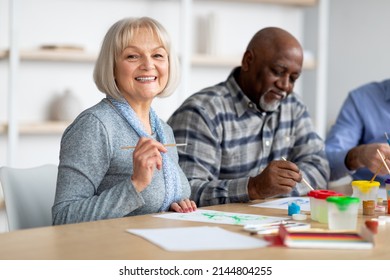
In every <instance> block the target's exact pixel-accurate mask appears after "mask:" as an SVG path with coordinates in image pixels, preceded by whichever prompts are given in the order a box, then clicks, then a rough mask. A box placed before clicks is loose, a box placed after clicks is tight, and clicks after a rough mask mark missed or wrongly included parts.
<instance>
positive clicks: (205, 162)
mask: <svg viewBox="0 0 390 280" xmlns="http://www.w3.org/2000/svg"><path fill="white" fill-rule="evenodd" d="M236 69H237V68H236ZM236 69H235V70H236ZM235 70H233V72H232V73H231V74H230V76H229V77H228V79H227V80H226V81H225V82H222V83H220V84H218V85H215V86H213V87H209V88H206V89H203V90H202V91H200V92H198V93H195V94H194V95H192V96H190V97H189V98H188V99H187V100H186V101H184V103H183V104H182V105H181V107H180V108H179V109H177V110H176V112H175V113H174V114H173V115H172V116H171V118H170V119H169V120H168V124H169V125H170V126H171V127H172V129H173V131H174V135H175V138H176V142H177V143H187V144H188V145H187V146H186V147H185V148H182V147H180V148H178V152H179V163H180V166H181V167H182V169H183V171H184V173H185V174H186V176H187V178H188V180H189V182H190V185H191V189H192V191H191V192H192V194H191V199H193V200H194V201H195V202H196V203H197V204H198V206H207V205H214V204H223V203H233V202H248V201H249V196H248V188H247V186H248V180H249V177H254V176H256V175H258V174H259V173H261V172H262V170H263V169H265V168H266V166H267V165H268V164H269V163H270V162H271V161H273V160H280V159H281V158H282V157H285V158H286V159H287V160H289V161H292V162H294V163H295V164H297V166H298V167H299V168H300V170H301V172H302V176H303V177H304V178H306V180H308V181H309V183H310V184H311V185H312V186H313V187H314V188H316V189H324V188H326V186H327V181H328V179H329V164H328V161H327V159H326V156H325V151H324V142H323V140H322V139H321V138H320V137H319V136H318V135H317V134H316V133H315V131H314V129H313V125H312V122H311V119H310V116H309V114H308V111H307V108H306V107H305V106H304V105H303V103H302V102H301V101H300V100H299V99H298V98H297V97H296V96H295V95H294V94H290V95H288V97H287V98H286V99H284V100H283V101H282V103H281V105H280V106H279V109H278V110H276V111H275V112H272V113H265V112H261V111H260V110H258V109H257V107H256V104H254V103H253V102H252V101H251V100H250V99H249V98H248V97H247V96H246V95H245V94H244V93H243V92H242V91H241V89H240V87H239V86H238V84H237V82H236V80H235V78H234V76H233V74H234V71H235ZM307 192H308V188H307V186H306V185H304V184H300V183H299V184H297V185H296V186H295V188H294V189H293V192H292V193H291V195H293V196H299V195H305V194H307Z"/></svg>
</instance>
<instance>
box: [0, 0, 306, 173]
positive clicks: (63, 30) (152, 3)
mask: <svg viewBox="0 0 390 280" xmlns="http://www.w3.org/2000/svg"><path fill="white" fill-rule="evenodd" d="M8 1H12V0H0V49H4V48H8V47H9V30H8ZM18 3H19V5H18V6H17V8H18V10H17V12H18V13H17V19H18V21H17V23H18V25H17V28H18V33H17V35H18V36H17V40H18V45H19V47H20V49H32V48H37V47H38V46H40V45H42V44H75V45H79V46H83V47H84V48H85V50H86V51H90V52H97V51H98V49H99V48H100V44H101V41H102V39H103V36H104V34H105V33H106V31H107V29H108V28H109V26H111V25H112V24H113V23H114V22H115V21H117V20H119V19H121V18H123V17H127V16H151V17H154V18H156V19H157V20H159V21H160V22H161V23H162V24H163V25H164V26H165V27H166V28H167V30H168V32H169V33H170V34H171V37H172V39H173V43H174V46H175V47H176V48H177V49H178V50H179V53H180V51H181V43H180V42H181V41H180V40H181V35H182V32H181V28H182V21H181V20H182V18H181V13H180V12H181V10H180V1H179V0H166V1H156V0H148V1H145V0H138V1H136V0H133V1H130V0H19V1H18ZM193 8H194V9H193V12H194V18H193V19H192V20H191V22H192V23H193V26H192V33H193V34H194V35H193V36H192V37H191V39H192V41H193V43H192V46H193V47H194V50H193V51H195V49H196V46H197V44H198V43H199V42H198V37H196V36H195V34H196V27H197V25H196V19H197V18H198V17H199V16H201V15H209V14H211V13H213V14H215V15H216V25H215V31H216V33H215V45H216V47H217V49H218V53H219V54H223V55H227V56H229V55H231V56H241V54H242V52H243V51H244V49H245V47H246V45H247V43H248V41H249V39H250V38H251V36H252V35H253V34H254V33H255V32H256V31H257V30H259V29H260V28H262V27H265V26H270V25H273V26H279V27H282V28H285V29H287V30H289V31H290V32H291V33H292V34H294V35H295V36H296V37H297V38H298V39H299V40H300V41H302V42H303V41H304V40H303V39H304V34H303V25H304V23H303V19H304V17H303V10H302V9H300V8H296V7H290V6H288V7H287V6H274V5H268V4H250V3H229V2H221V1H216V2H213V1H195V3H194V5H193ZM231 69H232V66H228V67H220V66H215V67H214V66H213V67H204V66H196V67H193V68H192V69H191V73H190V79H189V81H188V85H186V88H187V89H188V90H187V91H186V92H180V91H178V92H176V93H175V94H174V95H173V96H171V97H169V98H165V99H156V100H155V101H154V103H153V107H155V109H156V110H157V112H158V114H159V115H160V116H161V117H162V118H163V119H167V118H168V117H169V116H170V115H171V113H172V112H173V111H174V109H176V107H177V106H178V105H179V103H180V102H181V101H182V100H183V99H184V98H185V97H186V96H189V95H190V94H192V93H193V92H195V91H196V90H199V89H201V88H203V87H206V86H209V85H212V84H214V83H217V82H220V81H222V80H224V79H226V77H227V75H228V74H229V72H230V71H231ZM92 70H93V63H90V62H76V63H75V62H39V61H37V62H32V61H22V63H21V65H20V70H19V75H18V77H17V80H18V83H17V89H18V91H17V97H18V109H19V110H18V112H17V118H18V120H19V121H21V122H34V121H42V120H46V119H47V118H48V106H49V104H50V102H51V101H52V99H53V97H54V96H56V95H57V94H59V93H61V92H62V91H63V90H65V89H66V88H69V89H71V90H72V91H73V92H74V93H75V94H76V95H77V96H78V98H79V100H80V103H81V105H82V109H85V108H87V107H89V106H91V105H93V104H95V103H96V102H97V101H98V100H100V99H101V98H103V97H104V96H103V94H101V93H99V92H98V91H97V89H96V88H95V85H94V83H93V81H92ZM7 74H8V73H7V62H6V61H4V60H2V61H0V103H1V104H0V122H5V121H7V105H6V102H7V81H8V80H7ZM300 87H301V86H300V84H298V91H299V92H300ZM60 137H61V135H32V136H26V135H21V137H20V140H19V145H18V148H17V154H16V165H17V166H20V167H29V166H34V165H39V164H44V163H58V153H59V144H60ZM0 145H1V146H0V165H5V164H6V160H5V154H6V149H7V143H6V139H5V136H4V135H0Z"/></svg>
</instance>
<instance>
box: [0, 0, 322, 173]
mask: <svg viewBox="0 0 390 280" xmlns="http://www.w3.org/2000/svg"><path fill="white" fill-rule="evenodd" d="M149 1H150V2H152V3H161V2H158V1H153V0H149ZM323 1H327V0H323ZM89 2H90V3H92V2H93V1H92V0H91V1H89ZM101 2H102V1H100V4H101ZM103 2H104V1H103ZM167 2H172V1H167ZM210 2H220V3H218V5H224V4H230V3H236V4H237V3H243V4H244V3H245V4H246V5H250V4H256V5H257V4H267V5H289V6H290V5H292V6H298V7H305V6H312V5H319V2H320V1H316V0H242V1H240V0H213V1H206V0H178V1H177V4H179V5H180V9H179V10H180V15H177V16H179V17H180V18H181V22H182V27H181V31H180V32H181V33H182V34H181V37H180V43H179V45H180V50H179V53H180V55H181V63H182V88H181V91H182V92H188V84H189V80H190V78H189V77H190V76H191V75H192V71H193V69H194V68H199V67H203V68H213V67H226V68H227V67H233V66H235V65H239V64H240V61H241V57H239V56H237V55H231V56H230V55H223V54H222V55H216V56H215V55H209V54H193V52H192V43H193V41H192V40H193V38H192V34H193V28H194V26H193V17H194V10H195V9H194V5H195V4H196V5H199V4H202V3H203V4H205V3H210ZM321 2H322V1H321ZM104 4H106V5H109V4H110V1H107V2H106V3H104ZM75 5H76V2H75ZM160 5H161V4H160ZM319 7H322V6H320V5H319ZM19 9H20V0H9V17H10V20H9V32H10V44H9V46H10V47H9V49H7V50H0V63H1V62H2V61H8V62H9V66H8V72H9V86H8V93H7V97H8V121H7V123H0V135H6V136H7V144H8V148H7V165H11V166H12V165H14V164H15V153H16V149H17V145H18V141H19V137H20V136H21V135H38V136H39V135H42V136H44V135H50V134H51V135H53V134H55V135H60V134H62V132H63V131H64V129H65V128H66V127H67V125H68V124H69V123H64V122H50V121H39V122H29V123H26V122H23V123H19V122H18V121H17V119H18V118H17V116H18V110H19V108H18V107H17V104H16V100H17V96H18V95H19V92H18V88H17V83H16V80H15V79H16V77H18V75H19V72H20V67H21V64H23V63H24V62H29V63H30V64H31V63H34V62H36V63H42V62H53V63H57V62H59V63H60V62H65V63H93V62H94V61H95V59H96V56H97V54H96V53H94V52H91V51H77V50H71V51H57V50H43V49H19V46H18V33H19V30H18V28H19V26H18V17H19V15H18V11H19ZM322 39H324V38H322ZM245 43H247V42H245ZM321 57H322V58H324V56H320V58H321ZM317 64H318V63H317V62H316V61H314V60H305V62H304V68H305V69H315V68H316V67H317ZM323 65H324V64H322V65H321V67H323ZM321 69H323V68H321ZM323 71H325V70H324V69H323ZM323 71H321V72H323ZM319 79H321V77H319ZM318 84H319V85H321V86H322V87H323V86H324V83H322V82H318ZM184 98H185V96H181V97H179V103H181V101H183V100H184ZM318 100H320V101H319V103H321V106H322V105H323V104H324V103H322V101H321V100H322V98H319V99H318ZM318 106H320V104H318ZM317 123H318V121H317Z"/></svg>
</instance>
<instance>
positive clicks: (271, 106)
mask: <svg viewBox="0 0 390 280" xmlns="http://www.w3.org/2000/svg"><path fill="white" fill-rule="evenodd" d="M266 94H267V93H265V94H263V95H262V96H261V97H260V101H259V106H260V108H261V110H263V111H265V112H274V111H276V109H278V107H279V105H280V102H281V101H279V100H276V101H274V102H272V103H267V102H266V101H265V95H266ZM284 98H285V97H284ZM282 100H283V99H282Z"/></svg>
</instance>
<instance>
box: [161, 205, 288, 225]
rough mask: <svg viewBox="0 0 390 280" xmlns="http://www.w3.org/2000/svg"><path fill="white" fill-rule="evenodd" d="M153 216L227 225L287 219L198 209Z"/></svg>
mask: <svg viewBox="0 0 390 280" xmlns="http://www.w3.org/2000/svg"><path fill="white" fill-rule="evenodd" d="M154 217H158V218H165V219H174V220H185V221H195V222H205V223H216V224H228V225H241V226H243V225H247V224H268V223H274V222H280V221H283V220H288V219H289V218H282V217H272V216H263V215H253V214H243V213H232V212H224V211H212V210H203V209H198V210H196V211H195V212H190V213H177V212H173V213H164V214H159V215H155V216H154Z"/></svg>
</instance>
